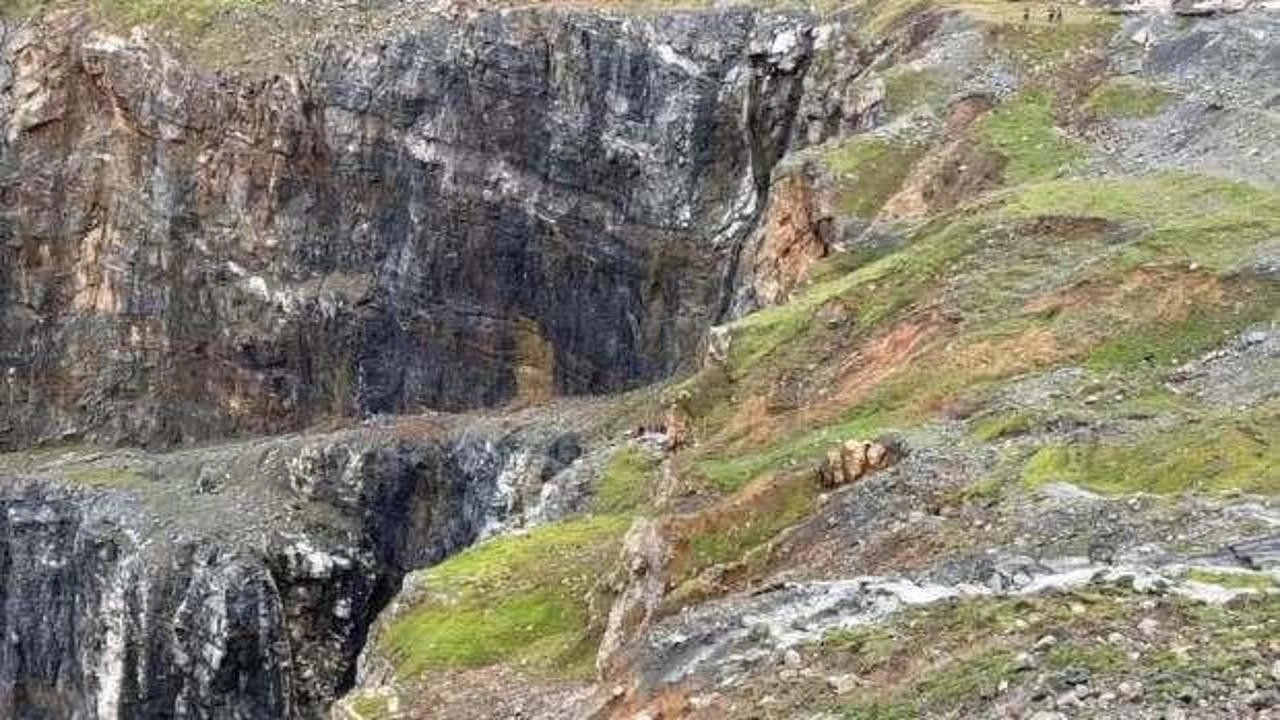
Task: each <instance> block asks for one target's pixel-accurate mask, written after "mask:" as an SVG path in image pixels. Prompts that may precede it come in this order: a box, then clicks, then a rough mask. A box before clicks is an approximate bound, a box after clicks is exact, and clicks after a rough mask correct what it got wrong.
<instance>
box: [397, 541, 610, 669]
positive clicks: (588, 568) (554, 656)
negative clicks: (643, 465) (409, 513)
mask: <svg viewBox="0 0 1280 720" xmlns="http://www.w3.org/2000/svg"><path fill="white" fill-rule="evenodd" d="M628 525H629V520H627V519H626V518H620V517H614V516H594V517H587V518H582V519H577V520H571V521H568V522H564V523H559V524H555V525H546V526H542V527H539V528H535V529H534V530H531V531H530V532H528V533H526V534H523V535H512V536H504V537H500V538H496V539H494V540H491V541H489V542H485V543H482V544H480V545H477V546H476V547H473V548H471V549H469V550H467V551H465V552H462V553H460V554H458V555H455V556H454V557H452V558H450V559H448V560H446V561H444V562H443V563H441V564H439V565H437V566H435V567H433V568H431V569H430V570H427V571H426V573H425V574H424V575H423V577H422V578H421V579H420V580H419V582H420V585H419V586H420V587H422V588H424V590H425V593H424V596H423V597H422V598H421V599H420V600H419V601H418V602H416V604H415V605H414V606H413V607H411V608H409V609H407V610H406V611H405V612H403V613H402V614H401V615H400V616H399V617H397V618H395V619H394V620H393V621H392V622H391V623H390V625H389V626H388V627H387V628H386V629H385V630H384V632H383V634H382V636H381V638H380V640H379V647H380V649H381V650H382V651H383V652H384V653H386V654H387V655H388V657H390V659H391V660H392V662H393V663H394V664H395V666H396V671H397V674H398V676H400V677H412V676H415V675H417V674H419V673H421V672H423V671H425V670H429V669H433V668H441V667H477V666H484V665H489V664H493V663H497V662H504V661H506V662H517V663H519V664H521V665H522V666H523V667H525V668H527V669H530V670H535V671H543V672H547V673H550V674H555V675H570V676H586V675H589V673H590V671H591V662H592V657H593V655H594V639H593V638H590V637H588V635H587V633H588V626H589V625H590V623H589V614H588V595H589V593H590V592H591V590H592V588H593V587H594V586H595V583H596V582H597V580H598V579H599V578H600V575H601V572H602V569H604V568H608V567H610V566H611V564H612V563H613V562H614V560H615V559H616V556H617V552H618V548H619V544H620V541H621V537H622V535H623V533H624V532H625V531H626V528H627V527H628Z"/></svg>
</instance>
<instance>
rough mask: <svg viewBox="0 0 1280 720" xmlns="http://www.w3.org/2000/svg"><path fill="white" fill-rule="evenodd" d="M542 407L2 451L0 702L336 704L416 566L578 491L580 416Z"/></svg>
mask: <svg viewBox="0 0 1280 720" xmlns="http://www.w3.org/2000/svg"><path fill="white" fill-rule="evenodd" d="M536 426H537V428H536V429H524V430H521V429H519V428H518V427H516V426H512V425H509V424H503V423H491V424H488V425H485V424H483V423H481V424H469V425H468V427H466V428H452V429H451V428H450V427H448V425H447V424H445V425H440V426H436V427H424V426H423V425H422V424H421V423H418V424H416V425H413V426H411V427H407V426H390V427H385V428H371V429H364V430H353V431H345V432H341V433H335V434H329V435H311V436H306V437H298V438H286V439H281V440H271V441H256V442H249V443H244V444H238V445H231V446H224V447H219V448H211V449H206V450H196V451H188V452H185V453H177V454H167V455H151V454H147V453H142V452H131V453H123V454H120V453H116V454H104V453H101V452H96V451H91V450H62V451H51V452H40V453H19V454H14V455H9V456H5V466H4V468H3V470H0V473H2V474H3V476H4V478H5V481H4V486H3V490H2V491H0V578H3V580H2V582H0V603H2V604H0V607H2V608H3V612H2V613H0V624H2V625H3V632H4V637H5V638H6V641H5V643H4V646H3V654H0V714H3V715H4V716H5V717H14V718H71V717H76V718H157V717H187V718H292V717H321V716H323V714H324V712H325V709H326V708H327V707H328V704H329V703H330V702H331V701H332V700H333V699H334V698H335V697H336V696H337V695H338V694H339V693H340V692H341V691H342V690H343V689H345V688H346V687H347V686H348V685H349V684H350V682H351V680H352V677H353V673H354V668H355V659H356V656H357V654H358V653H359V652H360V650H361V648H362V647H363V643H364V640H365V633H366V631H367V629H368V627H369V625H370V624H371V622H372V620H373V617H374V615H375V614H376V613H377V612H378V611H379V610H380V609H381V608H382V606H383V605H384V604H385V603H386V601H387V600H388V599H389V598H390V597H391V595H392V594H393V593H395V592H396V591H397V590H398V588H399V583H400V578H401V577H402V576H403V575H404V573H405V572H407V571H408V570H410V569H412V568H416V567H420V566H422V565H429V564H431V563H434V562H437V561H439V560H440V559H441V558H443V557H445V556H447V555H449V554H450V553H452V552H454V551H456V550H457V549H459V548H461V547H465V546H466V545H468V544H470V543H472V542H473V541H474V540H475V539H476V538H477V537H480V536H482V535H484V534H490V533H492V532H495V531H496V530H497V529H498V528H500V527H501V526H502V523H503V522H511V523H517V524H518V523H519V522H522V520H521V518H524V517H534V516H536V515H537V514H538V513H540V512H544V511H547V512H551V513H553V514H554V513H556V512H559V511H562V510H557V508H558V507H559V506H558V505H557V503H564V504H565V505H566V507H565V508H563V509H572V502H573V500H572V497H573V496H572V492H573V485H572V484H571V483H570V484H569V485H568V486H566V487H565V488H564V489H563V492H561V493H560V494H558V495H553V494H551V493H550V490H551V488H558V487H559V486H558V485H557V481H556V477H557V476H560V475H565V477H566V478H569V477H571V475H572V473H571V472H569V473H568V474H566V472H567V470H568V468H570V466H571V465H572V463H573V462H574V461H575V460H577V459H578V456H579V454H580V453H581V448H580V446H579V444H578V441H577V439H576V436H575V435H573V434H566V431H564V430H563V429H556V428H557V423H556V422H555V421H554V420H548V421H546V422H539V423H536ZM529 493H532V494H531V495H529V501H528V502H527V503H525V502H524V495H527V494H529Z"/></svg>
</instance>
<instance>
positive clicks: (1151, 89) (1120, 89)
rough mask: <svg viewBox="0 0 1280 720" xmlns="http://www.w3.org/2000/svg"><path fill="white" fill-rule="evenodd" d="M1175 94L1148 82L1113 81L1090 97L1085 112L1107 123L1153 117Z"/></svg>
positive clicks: (1108, 81)
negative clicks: (1107, 121) (1108, 121)
mask: <svg viewBox="0 0 1280 720" xmlns="http://www.w3.org/2000/svg"><path fill="white" fill-rule="evenodd" d="M1174 97H1175V95H1174V94H1173V93H1171V92H1169V91H1167V90H1164V89H1162V88H1160V87H1158V86H1156V85H1152V84H1151V83H1149V82H1146V81H1143V80H1138V79H1135V78H1128V77H1115V78H1110V79H1108V80H1107V81H1106V82H1104V83H1103V84H1101V85H1099V86H1098V88H1097V89H1096V90H1094V91H1093V93H1092V94H1091V95H1090V96H1089V100H1088V101H1087V102H1086V103H1085V109H1087V110H1088V111H1089V112H1090V113H1092V114H1093V115H1094V117H1098V118H1102V119H1106V120H1118V119H1132V118H1144V117H1151V116H1152V115H1155V114H1156V113H1158V112H1160V111H1161V110H1162V109H1163V108H1164V106H1165V105H1167V104H1168V103H1169V101H1170V100H1172V99H1173V98H1174Z"/></svg>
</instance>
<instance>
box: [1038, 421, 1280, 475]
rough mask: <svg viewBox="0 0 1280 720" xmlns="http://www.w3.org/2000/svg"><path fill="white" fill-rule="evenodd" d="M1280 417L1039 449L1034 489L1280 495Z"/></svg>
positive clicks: (1201, 423)
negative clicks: (1064, 485) (1060, 485)
mask: <svg viewBox="0 0 1280 720" xmlns="http://www.w3.org/2000/svg"><path fill="white" fill-rule="evenodd" d="M1278 439H1280V413H1278V412H1277V411H1276V409H1275V408H1271V409H1270V410H1269V411H1265V410H1264V411H1263V412H1258V413H1254V414H1253V415H1252V416H1250V415H1236V416H1224V417H1210V418H1203V419H1201V420H1200V421H1198V422H1188V423H1184V424H1182V425H1180V426H1178V427H1177V428H1176V429H1174V430H1167V431H1163V432H1159V433H1154V434H1152V435H1151V436H1150V437H1144V438H1139V439H1136V440H1133V441H1132V442H1129V443H1123V442H1121V441H1110V440H1109V441H1105V442H1104V441H1096V442H1092V443H1081V444H1074V445H1049V446H1046V447H1043V448H1040V449H1039V450H1038V451H1036V453H1035V454H1034V455H1032V456H1031V458H1030V459H1029V460H1028V461H1027V463H1026V465H1025V466H1024V468H1023V470H1022V480H1023V482H1024V483H1025V484H1026V485H1027V486H1028V487H1032V488H1035V487H1040V486H1042V485H1044V484H1046V483H1049V482H1068V483H1072V484H1075V485H1079V486H1081V487H1085V488H1088V489H1090V490H1094V491H1096V492H1101V493H1107V494H1124V493H1133V492H1147V493H1154V494H1162V495H1167V494H1174V493H1181V492H1187V491H1199V492H1224V491H1231V490H1242V491H1245V492H1253V493H1261V494H1266V495H1274V494H1277V493H1280V440H1278Z"/></svg>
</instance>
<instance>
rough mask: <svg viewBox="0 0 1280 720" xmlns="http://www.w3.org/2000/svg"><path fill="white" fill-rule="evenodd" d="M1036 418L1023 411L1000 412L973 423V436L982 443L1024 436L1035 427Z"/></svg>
mask: <svg viewBox="0 0 1280 720" xmlns="http://www.w3.org/2000/svg"><path fill="white" fill-rule="evenodd" d="M1035 424H1036V417H1035V416H1034V415H1032V414H1030V413H1027V412H1024V411H1013V412H1000V413H995V414H992V415H987V416H986V417H983V418H979V419H978V420H977V421H976V422H974V423H973V427H972V430H971V432H972V433H973V436H974V437H975V438H977V439H979V440H982V441H983V442H991V441H993V440H999V439H1001V438H1007V437H1014V436H1017V435H1026V434H1027V433H1029V432H1031V430H1032V428H1034V427H1035Z"/></svg>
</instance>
